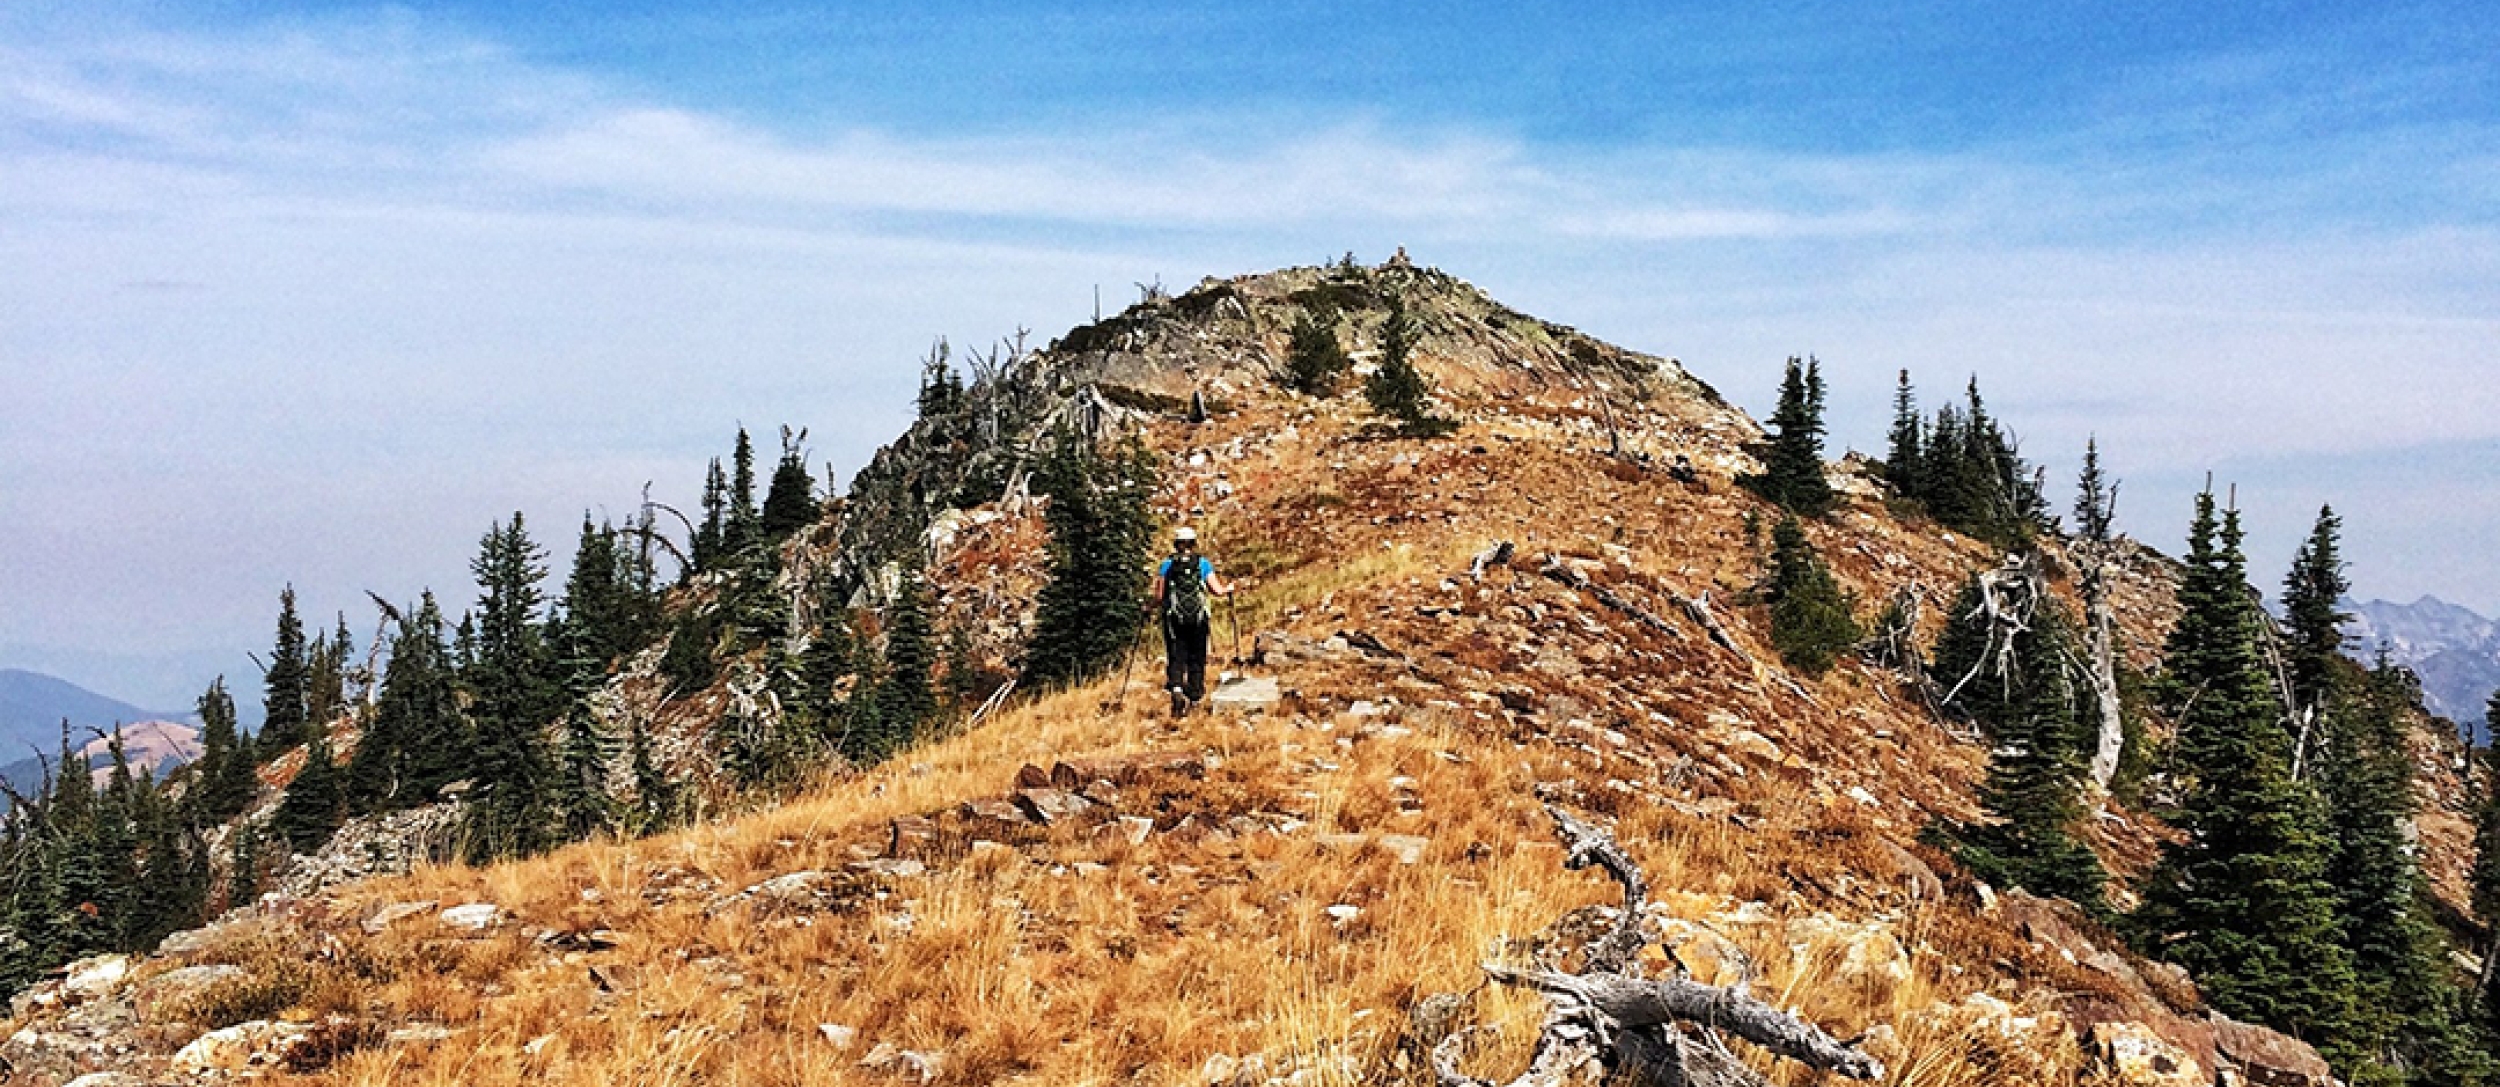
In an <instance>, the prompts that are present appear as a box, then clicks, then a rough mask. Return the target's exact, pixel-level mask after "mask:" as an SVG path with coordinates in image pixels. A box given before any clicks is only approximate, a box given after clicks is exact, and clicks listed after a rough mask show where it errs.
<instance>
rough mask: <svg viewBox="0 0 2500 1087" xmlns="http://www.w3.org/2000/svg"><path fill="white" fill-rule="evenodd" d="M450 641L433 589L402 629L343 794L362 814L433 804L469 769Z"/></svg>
mask: <svg viewBox="0 0 2500 1087" xmlns="http://www.w3.org/2000/svg"><path fill="white" fill-rule="evenodd" d="M451 665H452V662H451V659H450V652H449V650H447V649H446V648H445V647H444V645H443V611H442V608H441V606H439V605H437V604H436V603H435V602H434V594H433V593H431V592H428V593H426V594H425V595H424V596H423V597H422V598H421V599H420V602H419V603H418V605H417V607H416V609H415V611H413V612H411V613H410V614H409V616H408V618H407V619H406V620H405V621H403V622H402V623H401V624H400V626H399V636H398V637H397V638H396V639H394V640H393V641H392V642H391V659H390V663H389V664H387V665H385V666H384V667H383V670H382V693H381V696H380V698H379V699H378V700H377V704H376V705H375V707H374V711H373V720H372V721H370V722H368V723H367V724H366V726H365V731H364V736H363V738H362V739H360V740H358V741H357V744H356V753H355V755H354V756H352V757H351V758H350V759H349V760H348V765H347V773H346V782H345V785H344V792H345V793H346V795H347V799H348V804H349V807H350V808H351V809H352V810H354V811H357V812H360V813H362V812H378V811H396V810H399V809H402V808H411V807H416V806H418V805H421V804H430V803H433V802H434V799H435V796H436V794H438V793H439V792H440V791H441V790H442V787H443V786H445V785H448V784H451V783H452V782H454V781H457V780H459V779H460V778H462V777H464V776H466V775H467V774H468V773H469V761H468V760H469V751H470V747H471V743H472V741H471V738H470V733H469V727H468V722H467V721H466V720H465V719H464V718H463V717H462V716H461V712H460V693H459V689H458V681H457V678H456V677H455V676H454V674H453V671H452V666H451Z"/></svg>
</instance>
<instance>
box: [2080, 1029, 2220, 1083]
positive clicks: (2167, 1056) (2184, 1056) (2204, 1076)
mask: <svg viewBox="0 0 2500 1087" xmlns="http://www.w3.org/2000/svg"><path fill="white" fill-rule="evenodd" d="M2083 1041H2084V1046H2085V1048H2087V1049H2089V1050H2090V1051H2091V1053H2092V1056H2093V1059H2094V1060H2096V1061H2098V1062H2099V1064H2100V1067H2101V1068H2102V1070H2103V1071H2105V1072H2106V1073H2108V1075H2109V1077H2110V1079H2111V1080H2113V1081H2114V1082H2115V1083H2116V1084H2117V1087H2208V1085H2209V1084H2211V1083H2213V1074H2212V1073H2211V1072H2208V1071H2206V1070H2205V1068H2204V1066H2202V1065H2199V1064H2198V1063H2197V1062H2196V1058H2194V1057H2192V1056H2189V1055H2188V1052H2187V1051H2186V1050H2184V1049H2181V1048H2179V1047H2178V1046H2176V1045H2173V1044H2171V1042H2170V1040H2169V1039H2167V1038H2164V1037H2162V1036H2161V1035H2160V1034H2159V1033H2158V1032H2156V1031H2154V1030H2153V1028H2151V1027H2148V1026H2145V1025H2144V1024H2141V1023H2096V1024H2094V1025H2093V1026H2092V1027H2091V1028H2090V1029H2089V1030H2087V1031H2085V1032H2084V1039H2083Z"/></svg>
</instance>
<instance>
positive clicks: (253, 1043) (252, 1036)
mask: <svg viewBox="0 0 2500 1087" xmlns="http://www.w3.org/2000/svg"><path fill="white" fill-rule="evenodd" d="M304 1035H305V1029H304V1028H303V1027H302V1026H300V1025H298V1024H294V1023H283V1022H272V1021H270V1020H267V1019H254V1020H252V1021H251V1022H248V1023H238V1024H236V1025H234V1026H231V1027H227V1028H225V1029H223V1030H212V1031H209V1032H208V1033H206V1034H203V1035H200V1036H199V1037H197V1038H194V1039H192V1040H191V1043H190V1044H189V1045H186V1046H183V1047H182V1048H181V1049H180V1050H178V1051H176V1052H175V1053H174V1059H173V1064H172V1065H171V1067H172V1070H173V1072H174V1073H175V1074H176V1075H199V1074H201V1073H204V1072H240V1071H242V1070H244V1069H246V1068H251V1067H255V1066H268V1065H273V1064H278V1063H280V1062H283V1061H285V1060H286V1059H287V1057H288V1056H289V1055H291V1054H292V1053H293V1052H294V1051H295V1048H296V1047H297V1046H300V1045H302V1044H303V1042H304Z"/></svg>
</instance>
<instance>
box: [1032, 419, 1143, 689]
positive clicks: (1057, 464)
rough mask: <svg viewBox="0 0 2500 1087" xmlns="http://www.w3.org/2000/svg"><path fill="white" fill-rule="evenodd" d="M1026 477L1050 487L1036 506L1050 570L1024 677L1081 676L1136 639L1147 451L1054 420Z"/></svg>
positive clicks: (1049, 682)
mask: <svg viewBox="0 0 2500 1087" xmlns="http://www.w3.org/2000/svg"><path fill="white" fill-rule="evenodd" d="M1034 482H1035V489H1036V490H1037V491H1039V492H1040V493H1042V494H1045V495H1048V496H1049V497H1050V505H1049V507H1048V508H1047V509H1046V510H1045V511H1044V514H1043V516H1044V519H1045V520H1046V521H1047V522H1048V524H1049V527H1050V558H1049V566H1048V577H1049V580H1048V581H1047V582H1046V583H1044V585H1043V586H1042V590H1041V594H1040V597H1039V600H1038V602H1037V604H1036V607H1035V611H1034V620H1033V635H1032V639H1031V641H1030V642H1029V644H1028V645H1027V647H1026V650H1025V662H1024V679H1025V682H1027V683H1028V684H1031V685H1034V686H1037V687H1051V686H1057V685H1061V684H1068V683H1077V682H1082V681H1084V680H1086V679H1090V678H1092V677H1093V676H1095V675H1098V674H1100V673H1101V672H1102V671H1103V670H1104V669H1107V668H1109V667H1111V666H1113V665H1114V664H1116V663H1118V661H1119V659H1120V656H1121V654H1123V653H1126V652H1128V651H1129V650H1130V648H1131V647H1132V646H1134V645H1135V642H1136V633H1137V630H1138V624H1139V616H1140V614H1142V613H1143V611H1144V609H1145V605H1146V593H1147V591H1148V589H1149V579H1148V577H1147V572H1146V571H1147V559H1148V556H1149V555H1150V553H1151V551H1152V548H1153V539H1154V513H1153V510H1152V509H1151V508H1150V507H1149V506H1148V502H1149V500H1150V499H1151V498H1152V496H1153V494H1154V491H1155V485H1156V484H1155V464H1154V458H1153V456H1152V455H1151V454H1150V453H1148V452H1147V451H1146V449H1145V447H1144V446H1143V445H1142V444H1140V443H1138V442H1136V441H1135V440H1133V439H1132V440H1131V441H1130V442H1129V443H1128V444H1126V445H1125V446H1124V447H1122V448H1120V449H1119V450H1117V451H1114V452H1111V453H1108V454H1106V453H1103V452H1099V451H1097V450H1096V449H1095V448H1094V446H1093V444H1092V443H1091V442H1088V441H1087V440H1086V439H1085V438H1083V437H1082V436H1080V435H1077V434H1076V433H1074V432H1072V431H1068V430H1061V431H1060V432H1059V434H1058V435H1057V438H1056V440H1055V441H1054V442H1053V443H1052V445H1051V449H1050V452H1049V454H1048V456H1047V457H1046V458H1045V459H1044V460H1043V462H1042V465H1041V467H1040V470H1039V471H1037V472H1036V473H1035V476H1034Z"/></svg>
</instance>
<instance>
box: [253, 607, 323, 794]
mask: <svg viewBox="0 0 2500 1087" xmlns="http://www.w3.org/2000/svg"><path fill="white" fill-rule="evenodd" d="M310 679H311V676H310V667H309V662H308V661H307V660H306V658H305V645H304V622H303V620H302V619H301V618H298V617H297V616H296V614H295V587H294V586H292V585H289V586H287V587H286V589H285V590H284V591H282V592H280V593H279V594H278V640H277V644H276V645H275V646H274V647H272V648H271V650H270V653H269V671H268V673H267V674H266V679H265V681H264V690H265V691H266V697H265V698H264V699H263V706H264V716H263V717H262V723H261V726H260V740H261V743H260V745H259V746H260V751H261V756H262V757H263V758H271V759H274V758H276V757H278V756H279V755H282V754H284V753H286V751H287V749H288V748H291V747H294V746H295V745H297V744H300V743H303V742H304V738H305V733H306V729H305V723H306V721H307V720H308V719H309V716H310V712H311V700H310V698H309V697H308V696H309V695H310V693H311V692H310V688H309V683H310Z"/></svg>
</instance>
